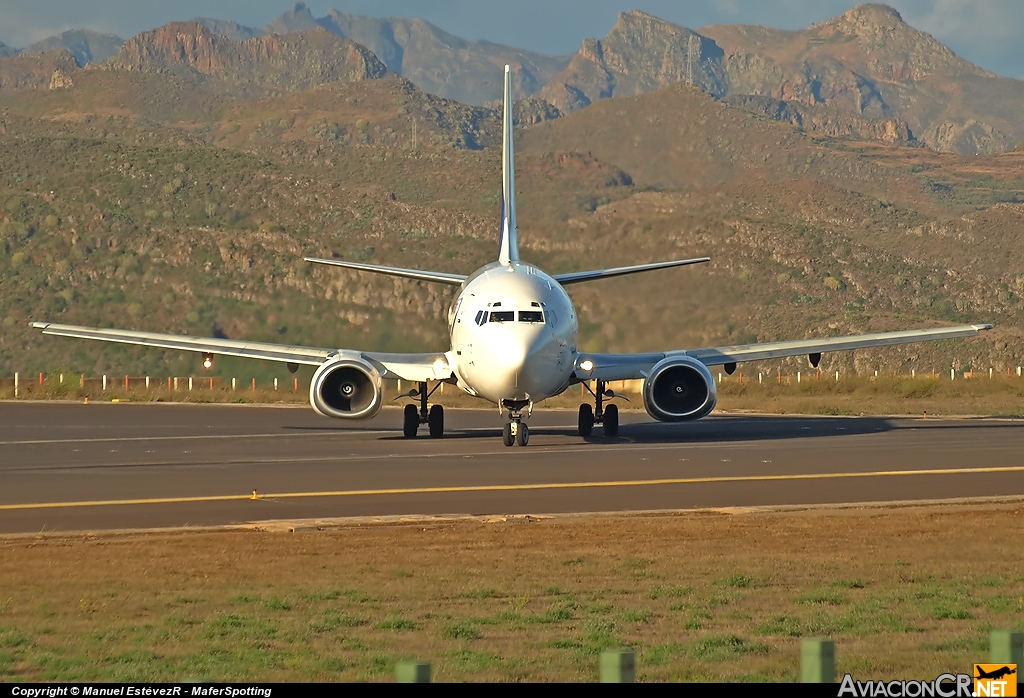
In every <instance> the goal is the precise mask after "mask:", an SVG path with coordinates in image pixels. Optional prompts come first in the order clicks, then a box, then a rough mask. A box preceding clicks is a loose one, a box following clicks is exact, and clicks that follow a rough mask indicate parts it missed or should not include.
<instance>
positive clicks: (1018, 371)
mask: <svg viewBox="0 0 1024 698" xmlns="http://www.w3.org/2000/svg"><path fill="white" fill-rule="evenodd" d="M1020 368H1021V367H1020V366H1018V367H1017V377H1018V378H1020Z"/></svg>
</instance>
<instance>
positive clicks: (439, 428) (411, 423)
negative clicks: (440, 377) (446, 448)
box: [399, 381, 444, 439]
mask: <svg viewBox="0 0 1024 698" xmlns="http://www.w3.org/2000/svg"><path fill="white" fill-rule="evenodd" d="M439 385H441V384H440V383H438V384H437V385H435V386H434V390H437V387H438V386H439ZM434 390H431V391H430V392H427V383H426V381H421V382H420V387H419V389H413V390H410V391H409V393H408V394H405V395H400V396H399V397H418V398H419V399H420V405H419V407H418V408H417V407H416V405H406V406H405V412H404V414H403V417H404V419H403V423H402V433H403V434H405V438H407V439H412V438H414V437H415V436H416V432H417V431H418V430H419V427H420V425H421V424H426V425H427V426H428V427H429V428H430V438H432V439H440V438H441V437H442V436H444V408H443V407H441V405H431V406H430V408H429V409H428V408H427V400H428V399H429V398H430V396H431V395H433V394H434Z"/></svg>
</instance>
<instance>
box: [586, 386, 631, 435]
mask: <svg viewBox="0 0 1024 698" xmlns="http://www.w3.org/2000/svg"><path fill="white" fill-rule="evenodd" d="M583 385H586V386H587V390H590V386H589V385H587V384H586V383H584V384H583ZM604 386H605V382H604V381H597V390H596V391H593V390H591V391H590V392H591V394H592V395H593V396H594V407H591V406H590V405H588V404H583V405H580V416H579V425H578V427H579V435H580V436H590V435H591V434H592V433H593V431H594V425H595V424H601V425H602V426H603V427H604V435H605V436H608V437H615V436H618V435H619V408H618V406H617V405H608V406H607V407H604V398H606V397H607V398H613V397H622V396H621V395H616V394H615V391H613V390H605V387H604Z"/></svg>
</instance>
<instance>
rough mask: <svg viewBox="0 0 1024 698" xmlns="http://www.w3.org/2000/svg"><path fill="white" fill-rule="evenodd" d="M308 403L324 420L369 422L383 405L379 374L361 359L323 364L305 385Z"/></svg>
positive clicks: (332, 361) (338, 360)
mask: <svg viewBox="0 0 1024 698" xmlns="http://www.w3.org/2000/svg"><path fill="white" fill-rule="evenodd" d="M309 402H310V404H312V405H313V409H314V410H316V411H317V413H318V414H321V415H323V416H324V417H335V418H337V419H369V418H370V417H372V416H374V415H375V414H377V412H379V411H380V408H381V404H382V403H383V394H382V392H381V384H380V373H378V371H377V369H375V368H374V367H373V366H371V365H370V364H368V363H367V362H366V361H364V360H362V359H357V358H351V359H336V360H331V361H326V362H324V363H323V364H322V365H321V366H320V368H318V369H317V370H316V373H314V374H313V380H312V381H310V383H309Z"/></svg>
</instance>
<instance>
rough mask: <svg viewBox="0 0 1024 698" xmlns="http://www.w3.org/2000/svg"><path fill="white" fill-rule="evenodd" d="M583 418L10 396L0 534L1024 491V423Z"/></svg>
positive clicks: (2, 444)
mask: <svg viewBox="0 0 1024 698" xmlns="http://www.w3.org/2000/svg"><path fill="white" fill-rule="evenodd" d="M575 421H576V415H575V413H573V412H562V411H551V412H548V411H538V412H537V413H535V415H534V417H533V419H532V420H531V421H530V427H531V440H530V445H529V446H527V447H525V448H520V447H511V448H506V447H504V446H503V445H502V443H501V440H500V425H501V423H500V422H499V419H498V416H497V414H496V412H495V411H492V410H447V411H446V422H447V425H446V426H447V428H448V433H447V434H446V436H445V438H443V439H439V440H433V439H429V438H426V437H422V436H421V437H420V438H417V439H415V440H407V439H404V438H402V437H401V433H400V430H401V412H400V411H399V410H398V409H386V410H384V411H383V412H381V414H380V415H378V416H377V417H376V418H375V419H373V420H371V421H369V422H353V423H348V422H340V421H334V420H329V419H326V418H323V417H319V416H317V415H316V414H315V413H313V411H312V410H311V409H309V408H274V407H248V406H227V405H221V406H212V405H191V406H186V405H158V404H95V403H93V404H89V405H81V404H54V403H13V402H7V403H0V532H37V531H69V530H75V531H78V530H97V529H115V528H148V527H162V526H187V525H196V526H199V525H215V524H228V523H244V522H249V521H258V520H268V519H300V518H301V519H305V518H328V517H339V516H362V515H395V514H541V513H556V512H586V511H624V510H651V509H686V508H696V507H730V506H756V505H784V504H816V503H841V502H879V501H893V500H913V499H941V498H954V497H972V496H1008V495H1024V420H988V419H957V420H939V419H927V420H925V419H921V418H905V419H903V418H901V419H886V418H874V417H813V418H803V417H766V416H713V417H710V418H707V419H704V420H701V421H698V422H692V423H683V424H658V423H651V422H650V421H649V418H648V417H647V415H646V414H644V413H643V412H623V413H622V422H623V425H622V428H621V432H620V437H619V438H617V439H613V440H609V439H605V438H603V437H601V436H599V435H598V434H600V430H599V429H595V434H596V436H595V437H593V438H590V439H582V438H580V437H579V436H577V435H576V430H575ZM424 431H425V429H423V430H422V431H421V434H422V433H423V432H424ZM253 490H256V491H257V493H258V498H257V499H256V500H253V499H251V496H252V491H253Z"/></svg>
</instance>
